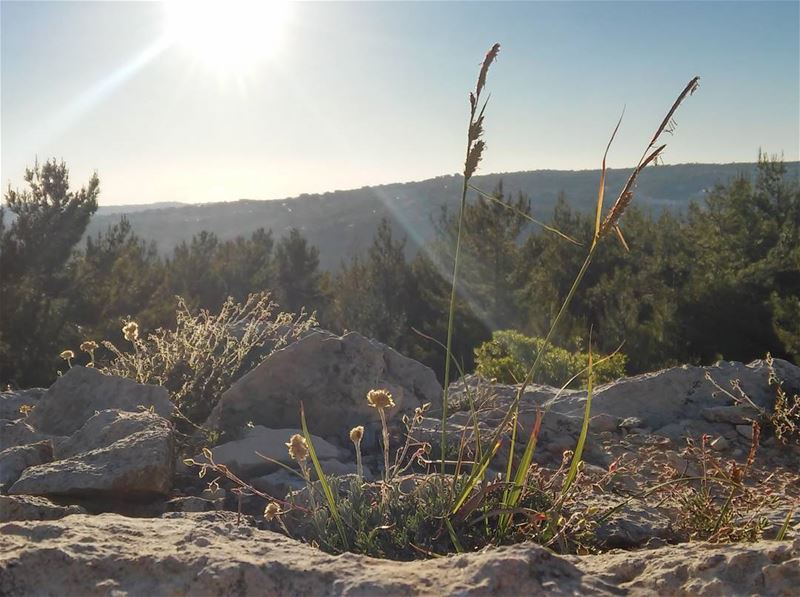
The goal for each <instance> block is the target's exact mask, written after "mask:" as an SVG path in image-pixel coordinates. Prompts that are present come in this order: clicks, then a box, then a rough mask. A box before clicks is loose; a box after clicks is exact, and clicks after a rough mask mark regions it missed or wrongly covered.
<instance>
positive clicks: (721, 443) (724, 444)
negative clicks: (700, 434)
mask: <svg viewBox="0 0 800 597" xmlns="http://www.w3.org/2000/svg"><path fill="white" fill-rule="evenodd" d="M730 445H731V443H730V442H729V441H728V440H727V439H725V438H724V437H722V436H720V437H717V438H716V439H713V440H712V441H711V447H712V448H713V449H714V450H716V451H717V452H724V451H725V450H727V449H728V448H729V447H730Z"/></svg>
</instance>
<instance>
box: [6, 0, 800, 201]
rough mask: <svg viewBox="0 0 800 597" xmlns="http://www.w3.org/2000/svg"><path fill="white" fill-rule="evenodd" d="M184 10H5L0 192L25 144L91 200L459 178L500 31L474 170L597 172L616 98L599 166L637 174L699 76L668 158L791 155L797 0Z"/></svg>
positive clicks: (280, 194) (30, 157)
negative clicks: (471, 118)
mask: <svg viewBox="0 0 800 597" xmlns="http://www.w3.org/2000/svg"><path fill="white" fill-rule="evenodd" d="M175 6H184V5H181V4H180V3H176V2H173V3H171V4H165V3H136V2H119V3H117V2H115V3H79V2H36V3H32V2H3V3H2V15H0V16H1V17H2V61H1V62H2V69H1V72H0V78H1V79H2V91H1V92H0V93H1V95H2V97H1V99H2V109H1V110H0V121H1V122H0V124H1V125H2V133H0V144H1V145H2V161H1V163H0V170H2V172H1V173H0V180H1V181H2V184H3V186H4V187H5V186H6V185H8V184H10V185H12V186H13V187H21V186H22V184H23V174H24V169H25V166H26V165H32V164H33V161H34V159H35V158H36V157H37V156H38V158H39V159H40V160H44V159H47V158H49V157H56V158H59V159H64V160H65V161H66V163H67V165H68V166H69V167H70V173H71V182H72V185H73V186H80V185H82V184H85V182H86V181H87V180H88V178H89V176H90V175H91V173H92V172H93V171H97V172H98V174H99V176H100V181H101V189H102V192H101V195H100V204H101V205H104V206H114V205H136V204H148V203H158V202H173V201H175V202H182V203H205V202H218V201H235V200H239V199H283V198H288V197H294V196H297V195H300V194H303V193H309V194H314V193H324V192H329V191H335V190H344V189H357V188H361V187H363V186H374V185H383V184H392V183H402V182H412V181H420V180H425V179H429V178H434V177H437V176H442V175H447V174H453V173H456V172H458V171H459V170H460V169H461V167H462V161H463V149H464V148H463V145H464V139H463V137H464V127H465V126H466V119H467V110H468V106H467V101H466V93H467V90H468V89H470V88H471V87H472V86H473V85H474V74H475V67H476V64H477V63H478V62H479V61H480V59H481V58H482V56H483V53H484V52H485V51H486V49H487V48H488V47H489V46H490V45H491V43H493V42H495V41H498V42H500V43H501V44H502V45H503V48H502V51H501V54H500V58H499V60H498V62H497V64H496V65H494V67H493V68H492V72H491V74H490V80H489V90H490V91H491V92H492V100H491V102H490V105H489V108H488V113H487V122H486V140H487V143H488V150H487V152H486V155H485V161H484V162H483V164H482V165H481V169H480V171H479V173H487V174H488V173H498V172H515V171H527V170H590V169H596V168H598V167H599V166H600V159H601V157H602V151H603V149H604V147H605V144H606V142H607V140H608V136H609V134H610V132H611V130H612V129H613V126H614V124H615V123H616V120H617V118H618V117H619V114H620V112H621V110H622V108H623V106H625V107H626V113H625V118H624V121H623V124H622V128H621V129H620V133H619V135H618V137H617V141H616V142H615V145H614V147H613V148H612V151H611V153H610V155H609V162H608V165H609V167H612V168H625V167H630V166H631V165H632V164H634V163H635V162H636V161H637V160H638V158H639V155H640V154H641V151H642V149H643V146H644V144H645V143H646V142H647V140H648V139H649V136H650V135H651V134H652V131H653V129H654V128H655V126H656V125H657V124H658V122H659V120H660V117H661V116H662V115H663V112H664V110H665V109H666V107H668V106H669V104H670V103H671V102H672V100H673V99H674V97H675V96H676V95H677V93H678V92H679V91H680V89H682V87H683V86H684V85H685V83H686V82H687V81H688V80H689V79H690V78H691V77H692V76H694V75H699V76H700V77H701V92H700V93H699V94H697V96H696V97H695V98H693V100H692V103H691V105H690V106H689V107H688V108H687V109H686V110H683V111H682V112H681V114H680V117H679V118H678V126H679V134H678V135H676V136H675V137H674V138H672V139H671V140H670V145H669V149H668V152H667V154H666V155H665V160H664V161H665V164H668V165H673V164H683V163H749V162H753V161H755V159H756V157H757V152H758V150H759V148H761V149H763V150H764V151H765V152H766V153H768V154H782V155H783V156H784V158H785V159H786V160H787V161H796V160H798V159H800V139H798V130H800V114H799V112H800V110H798V107H799V106H800V33H799V32H798V27H797V25H798V20H799V19H800V5H798V3H795V2H759V3H753V2H711V3H705V2H703V3H646V2H641V3H616V2H607V3H583V2H574V3H552V2H549V3H545V2H542V3H491V2H475V3H462V2H446V3H336V2H331V3H297V4H295V3H290V4H287V3H278V2H273V3H268V4H263V3H262V4H258V5H256V4H253V3H247V2H245V3H235V2H234V3H228V4H219V5H214V6H213V8H212V9H209V8H208V7H209V6H210V5H209V4H208V3H202V2H195V3H191V4H188V5H185V6H191V7H192V10H193V11H194V12H192V11H189V12H186V11H185V10H184V12H177V13H176V12H175V10H173V9H170V10H172V12H169V11H168V10H167V8H168V7H173V8H174V7H175ZM255 6H258V7H260V8H258V11H260V12H257V13H253V14H254V16H253V18H250V19H248V18H246V17H247V16H248V13H247V11H252V10H255V9H254V8H253V7H255ZM263 6H268V9H263V8H261V7H263ZM204 10H205V11H206V12H205V13H204V12H203V11H204ZM236 10H239V11H240V12H239V13H237V12H236ZM175 14H177V15H178V17H177V19H178V21H177V22H178V23H179V28H178V29H176V27H175V24H174V23H175V22H176V21H175V18H176V17H175ZM204 14H205V17H203V15H204ZM170 15H172V16H171V17H170ZM198 15H199V16H198ZM243 15H244V16H243ZM196 16H197V18H195V17H196ZM168 17H170V18H168ZM256 17H257V18H256ZM203 18H205V20H203ZM170 19H171V20H170ZM187 23H188V25H187ZM654 24H657V26H654ZM262 26H263V27H267V28H269V27H271V28H272V29H271V34H269V35H264V34H262V33H261V29H259V28H258V27H262ZM217 33H218V35H217ZM226 36H227V37H226ZM248 36H249V37H248ZM262 38H268V39H269V41H270V47H262V45H261V44H263V39H262ZM273 40H274V43H272V42H273ZM250 42H253V43H257V44H259V45H258V46H252V45H248V43H250ZM236 52H239V53H240V54H237V53H236ZM257 53H261V54H263V56H261V59H259V60H258V61H253V60H245V59H244V58H243V56H252V55H253V54H257Z"/></svg>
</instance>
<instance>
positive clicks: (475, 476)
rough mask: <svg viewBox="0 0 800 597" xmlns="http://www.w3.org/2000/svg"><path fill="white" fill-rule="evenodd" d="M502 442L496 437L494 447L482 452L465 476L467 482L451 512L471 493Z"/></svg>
mask: <svg viewBox="0 0 800 597" xmlns="http://www.w3.org/2000/svg"><path fill="white" fill-rule="evenodd" d="M502 443H503V440H501V439H498V440H497V441H496V442H495V443H494V447H493V448H492V449H491V450H490V451H489V452H486V454H484V456H483V460H482V461H481V463H480V465H479V466H477V467H475V468H474V470H473V471H472V473H471V474H470V476H469V477H468V478H467V482H466V483H465V484H464V489H462V490H461V493H460V494H459V496H458V499H456V502H455V505H454V506H453V508H452V509H451V510H450V513H451V514H455V513H456V512H458V510H459V508H461V506H462V505H463V504H464V502H465V501H466V500H467V498H468V497H469V495H470V494H471V493H472V490H473V489H474V488H475V485H477V484H478V482H479V481H480V480H481V479H483V476H484V474H485V473H486V469H487V468H488V467H489V463H490V462H491V461H492V458H494V455H495V454H497V450H499V449H500V446H501V445H502Z"/></svg>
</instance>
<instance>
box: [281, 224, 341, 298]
mask: <svg viewBox="0 0 800 597" xmlns="http://www.w3.org/2000/svg"><path fill="white" fill-rule="evenodd" d="M273 268H274V274H273V278H274V290H275V295H276V298H277V301H278V303H279V304H280V305H281V307H282V308H283V309H284V310H286V311H291V312H292V313H299V312H300V311H301V310H302V309H303V308H305V310H306V311H307V312H311V311H321V310H322V309H323V308H324V307H326V306H327V301H328V293H327V291H326V290H327V288H326V287H327V284H328V281H327V278H326V277H325V276H324V275H323V274H321V273H320V271H319V249H317V248H316V247H309V246H308V242H307V241H306V239H305V238H304V237H303V235H302V234H300V231H299V230H298V229H297V228H292V229H291V230H290V231H289V235H288V236H284V237H283V238H281V240H280V241H279V242H278V245H277V247H276V248H275V260H274V265H273Z"/></svg>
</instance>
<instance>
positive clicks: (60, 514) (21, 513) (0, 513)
mask: <svg viewBox="0 0 800 597" xmlns="http://www.w3.org/2000/svg"><path fill="white" fill-rule="evenodd" d="M70 514H86V510H84V509H83V508H81V507H80V506H59V505H57V504H54V503H53V502H51V501H50V500H48V499H46V498H43V497H34V496H31V495H0V522H10V521H12V520H56V519H58V518H64V517H65V516H69V515H70ZM0 577H2V571H0ZM1 582H2V581H0V583H1ZM1 593H2V591H0V594H1Z"/></svg>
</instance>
